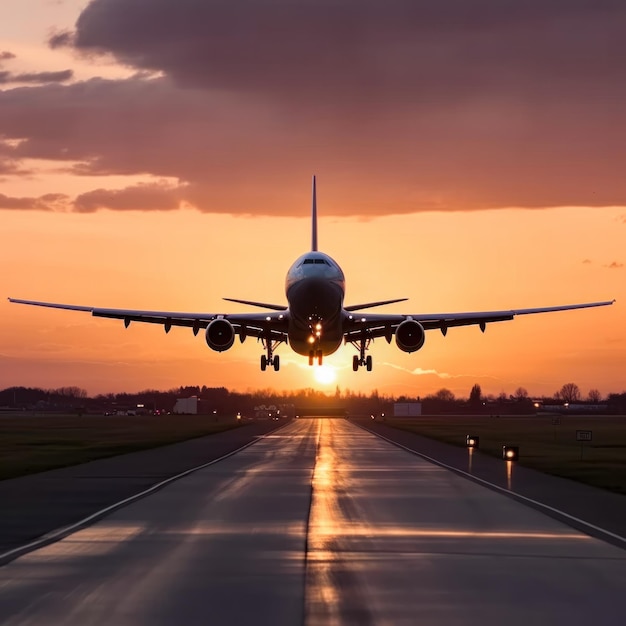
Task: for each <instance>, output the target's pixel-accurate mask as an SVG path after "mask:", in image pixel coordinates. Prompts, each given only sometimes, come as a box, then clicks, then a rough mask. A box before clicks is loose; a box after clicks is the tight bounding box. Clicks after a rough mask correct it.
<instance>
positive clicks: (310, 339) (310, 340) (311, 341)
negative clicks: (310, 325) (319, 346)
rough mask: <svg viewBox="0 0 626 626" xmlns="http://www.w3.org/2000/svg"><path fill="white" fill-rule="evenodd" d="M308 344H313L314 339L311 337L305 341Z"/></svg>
mask: <svg viewBox="0 0 626 626" xmlns="http://www.w3.org/2000/svg"><path fill="white" fill-rule="evenodd" d="M307 341H308V342H309V343H315V337H313V336H311V337H309V338H308V339H307Z"/></svg>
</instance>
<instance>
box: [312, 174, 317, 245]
mask: <svg viewBox="0 0 626 626" xmlns="http://www.w3.org/2000/svg"><path fill="white" fill-rule="evenodd" d="M311 251H312V252H317V191H316V189H315V176H313V207H312V209H311Z"/></svg>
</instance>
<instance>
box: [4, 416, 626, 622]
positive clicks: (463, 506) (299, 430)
mask: <svg viewBox="0 0 626 626" xmlns="http://www.w3.org/2000/svg"><path fill="white" fill-rule="evenodd" d="M311 486H312V492H311ZM311 493H312V494H313V496H312V498H311ZM623 589H626V553H625V552H624V551H622V550H619V549H618V548H615V547H613V546H610V545H608V544H605V543H603V542H601V541H599V540H597V539H593V538H591V537H589V536H587V535H584V534H582V533H578V532H576V531H575V530H573V529H572V528H569V527H567V526H564V525H563V524H561V523H559V522H557V521H555V520H553V519H551V518H548V517H546V516H545V515H543V514H541V513H539V512H537V511H535V510H533V509H530V508H528V507H526V506H524V505H522V504H520V503H518V502H516V501H514V500H512V499H510V498H508V497H506V496H504V495H502V494H500V493H496V492H493V491H490V490H488V489H486V488H485V487H483V486H480V485H478V484H476V483H473V482H471V481H468V480H466V479H464V478H462V477H460V476H458V475H456V474H454V473H452V472H450V471H447V470H445V469H443V468H441V467H438V466H435V465H433V464H430V463H427V462H426V461H424V460H422V459H420V458H419V457H417V456H415V455H412V454H410V453H408V452H406V451H404V450H401V449H399V448H396V447H395V446H392V445H391V444H389V443H387V442H385V441H382V440H381V439H378V438H376V437H375V436H374V435H372V434H371V433H368V432H366V431H363V430H361V429H359V428H357V427H356V426H354V425H353V424H351V423H350V422H348V421H346V420H339V419H332V420H331V419H328V420H297V421H295V422H293V423H292V424H290V425H289V426H287V427H286V428H285V429H284V430H282V431H280V436H276V437H271V438H269V437H268V438H265V439H262V440H260V441H259V442H258V443H256V444H255V445H254V446H251V447H249V448H247V449H246V450H244V451H242V452H241V453H239V454H236V455H234V456H232V457H230V458H228V459H225V460H224V461H221V462H220V463H217V464H215V465H212V466H211V467H208V468H206V469H204V470H201V471H199V472H196V473H194V474H191V475H189V476H187V477H186V478H184V479H181V480H179V481H177V482H174V483H172V484H170V485H169V486H167V487H165V488H164V489H162V490H161V491H158V492H155V493H154V494H152V495H150V496H148V497H146V498H144V499H142V500H139V501H137V502H135V503H133V504H132V505H129V506H127V507H124V508H122V509H119V510H118V511H116V512H115V513H113V514H111V515H109V516H108V517H106V518H104V519H102V520H101V521H100V522H98V523H96V524H94V525H93V526H91V527H88V528H85V529H83V530H81V531H79V532H76V533H74V534H72V535H71V536H69V537H67V538H66V539H64V540H63V541H60V542H58V543H55V544H52V545H49V546H47V547H45V548H42V549H40V550H37V551H35V552H32V553H30V554H28V555H26V556H24V557H21V558H19V559H17V560H16V561H14V562H12V563H10V564H8V565H6V566H5V567H2V568H0V624H2V626H18V625H19V626H44V625H45V626H48V625H49V624H54V625H67V626H73V625H82V624H89V625H90V626H104V625H109V624H115V625H116V626H142V625H148V624H149V625H150V626H166V625H170V624H185V626H194V625H196V624H197V625H201V624H202V625H204V624H217V625H220V624H255V626H256V625H259V624H268V625H270V624H271V625H272V626H274V625H276V624H288V625H291V624H302V623H303V622H304V623H305V624H307V625H309V626H317V625H318V624H325V625H326V624H328V625H337V624H355V625H359V626H361V625H367V624H377V625H378V624H383V625H386V624H390V625H402V624H407V625H408V624H411V625H412V624H428V625H429V626H431V625H432V626H439V625H442V626H443V625H446V626H448V625H452V626H457V625H464V626H465V625H467V626H474V625H479V624H480V626H485V625H488V624H496V623H500V622H502V621H503V615H506V623H507V626H518V625H519V626H528V624H529V623H533V624H546V625H550V626H552V625H559V624H567V625H568V626H572V625H578V624H580V625H582V624H585V626H587V624H588V623H589V622H592V623H593V624H594V626H602V625H603V624H622V623H626V611H625V609H624V604H623V602H622V596H623Z"/></svg>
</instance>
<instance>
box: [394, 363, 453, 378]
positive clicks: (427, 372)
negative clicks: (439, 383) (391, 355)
mask: <svg viewBox="0 0 626 626" xmlns="http://www.w3.org/2000/svg"><path fill="white" fill-rule="evenodd" d="M385 365H388V366H389V367H391V368H393V369H397V370H401V371H403V372H406V373H407V374H411V375H412V376H437V377H438V378H463V377H464V376H465V375H464V374H458V375H452V374H447V373H446V372H438V371H437V370H434V369H426V370H425V369H422V368H421V367H416V368H415V369H412V370H410V369H407V368H406V367H402V366H401V365H397V364H395V363H385Z"/></svg>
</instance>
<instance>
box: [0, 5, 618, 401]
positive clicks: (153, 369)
mask: <svg viewBox="0 0 626 626" xmlns="http://www.w3.org/2000/svg"><path fill="white" fill-rule="evenodd" d="M366 4H367V7H368V9H369V10H368V11H365V10H363V9H364V5H363V2H360V3H356V2H352V3H351V2H348V4H347V5H346V7H345V9H346V11H347V13H346V15H347V16H348V17H349V18H350V19H349V23H350V27H349V28H347V27H346V28H345V29H343V30H341V29H336V28H334V27H333V23H335V22H336V23H343V21H342V20H343V19H344V18H343V17H342V15H340V12H339V13H337V12H336V11H337V9H336V8H335V7H333V6H328V7H325V9H324V11H326V12H327V14H325V15H324V19H323V20H321V21H320V20H319V19H317V20H311V15H312V13H311V12H313V14H316V11H318V9H317V8H316V5H315V4H314V3H312V2H309V1H308V0H307V1H305V2H303V3H301V4H300V5H298V7H294V8H292V9H290V10H289V11H286V10H285V11H282V12H279V13H275V12H274V11H275V6H274V5H273V4H272V3H267V5H266V4H265V3H264V2H260V3H258V5H255V6H248V5H246V7H247V8H246V13H245V16H246V19H249V20H250V23H255V24H257V25H258V26H257V27H256V28H255V29H252V30H251V31H250V32H248V34H247V37H243V35H242V31H241V30H240V26H241V24H240V23H239V22H238V21H237V20H235V21H233V18H232V15H231V14H230V13H229V12H228V11H227V10H226V9H224V7H223V5H222V4H221V3H215V2H211V1H209V2H205V3H201V4H198V5H197V6H196V5H194V4H193V3H184V4H182V5H181V4H180V3H177V2H176V1H175V0H165V1H164V2H161V3H159V5H158V6H153V5H151V4H150V2H149V0H128V2H126V3H124V7H123V9H122V8H121V6H120V5H119V3H117V2H112V1H111V0H92V1H91V2H87V3H85V2H84V1H83V0H66V1H65V2H62V3H49V2H46V1H45V0H7V1H6V2H5V3H3V5H2V7H0V35H1V39H2V41H3V44H2V48H1V49H0V182H1V185H2V186H1V188H0V211H2V215H3V217H4V218H5V230H4V241H3V246H2V248H1V249H0V264H1V267H3V268H4V272H3V274H4V280H3V282H2V284H3V292H4V294H3V295H4V296H5V297H4V298H2V299H1V300H0V314H1V315H2V319H3V324H2V326H1V327H0V386H3V387H7V386H14V385H17V384H25V385H26V386H29V385H44V386H46V387H60V386H63V385H64V384H66V383H67V381H70V380H71V381H73V384H78V385H79V386H81V387H83V388H85V389H87V390H89V392H90V393H99V392H104V390H105V389H106V390H110V389H111V388H115V389H119V390H120V392H123V391H124V390H128V389H132V388H142V387H146V386H147V383H148V381H154V383H155V384H156V385H158V386H160V387H174V386H176V385H177V381H179V380H181V379H196V380H198V379H206V380H210V381H212V383H215V384H216V385H218V386H224V387H227V388H229V389H238V390H240V391H245V390H246V389H247V388H250V387H255V388H264V387H272V388H274V389H275V390H276V391H277V392H278V393H280V392H281V391H283V390H290V389H297V388H309V387H313V388H316V389H319V390H325V391H330V392H332V390H333V389H334V388H335V387H336V386H337V385H339V386H340V387H341V388H342V389H344V388H350V389H352V390H354V391H363V392H365V391H367V390H369V389H371V388H377V389H378V390H379V391H380V392H381V393H385V394H389V395H391V394H394V395H396V396H399V395H408V394H415V395H421V396H424V395H427V394H428V393H433V392H434V391H436V390H438V389H440V388H444V387H445V388H448V389H450V390H451V391H453V393H455V395H459V394H460V393H462V392H463V390H465V389H469V388H471V386H472V384H474V383H478V384H480V386H481V387H482V389H483V390H484V391H485V393H490V394H494V395H498V394H500V393H507V394H512V393H513V392H514V390H515V389H516V388H517V387H525V388H526V389H528V390H529V392H531V391H532V392H533V393H535V394H536V395H546V394H549V393H552V392H553V391H554V390H555V389H558V388H559V387H560V386H561V385H562V384H563V381H566V380H576V381H578V384H579V385H580V387H581V389H582V390H584V392H586V391H588V390H589V389H599V390H600V391H601V393H602V395H603V396H604V395H606V394H607V393H608V392H609V390H610V389H620V388H623V385H624V382H623V381H624V377H623V371H624V364H626V325H625V324H624V323H623V320H624V315H623V313H621V311H620V303H621V302H623V301H624V296H625V295H626V280H624V272H625V271H626V255H625V253H624V245H623V242H624V239H625V235H626V193H625V188H624V186H623V175H622V172H621V165H620V164H621V153H622V146H623V140H624V137H623V131H622V130H621V129H622V128H623V120H624V115H625V114H624V112H623V110H622V109H621V108H620V107H619V106H617V105H615V104H614V103H619V102H621V101H622V100H623V93H622V91H623V90H624V86H623V84H622V83H623V81H621V80H620V77H621V76H622V75H623V71H624V69H625V68H624V65H625V64H626V55H624V54H620V51H624V52H626V42H625V41H624V40H623V37H621V31H620V28H619V25H620V24H624V23H625V22H626V6H625V7H623V8H621V7H613V8H612V9H611V10H606V11H603V10H601V9H597V8H595V7H594V6H593V5H591V4H590V5H589V6H588V7H578V8H577V9H576V10H574V9H568V8H567V7H563V6H562V5H561V3H557V2H550V1H549V2H546V3H544V4H543V5H542V6H541V7H534V6H533V7H530V6H528V7H518V8H517V10H516V11H515V12H513V13H511V12H507V11H506V10H504V9H502V7H501V5H500V4H499V3H497V2H495V1H494V2H485V3H481V5H480V6H477V7H476V9H475V11H474V12H472V13H471V14H467V15H465V13H464V16H465V18H466V19H465V20H464V22H463V23H462V24H461V23H459V22H458V20H455V19H454V15H455V10H453V9H454V6H453V5H454V3H452V5H451V6H450V7H448V5H446V6H444V5H441V7H439V6H437V7H435V6H434V5H432V4H431V3H419V2H418V3H407V4H406V6H404V11H396V9H394V8H393V7H387V8H385V7H384V5H382V4H380V3H377V2H366ZM273 7H274V8H273ZM318 17H319V15H318ZM122 22H123V23H124V24H125V25H126V28H125V29H123V32H122V30H120V29H119V28H117V26H118V25H119V24H120V23H122ZM174 23H180V24H182V25H183V27H184V28H183V29H182V32H179V31H177V30H176V29H173V28H169V27H168V25H169V24H174ZM246 23H247V22H246ZM273 23H276V24H280V25H281V30H280V32H281V33H283V34H281V35H280V36H277V35H276V31H275V30H273V28H271V25H272V24H273ZM485 23H488V24H489V28H488V29H486V30H485ZM272 33H273V34H272ZM316 33H317V36H315V35H316ZM192 35H193V36H192ZM319 36H323V37H324V41H326V48H325V53H324V54H321V53H320V50H319V49H318V48H317V46H315V45H314V42H315V41H317V40H319ZM240 37H243V39H240ZM599 37H600V39H598V38H599ZM600 40H601V41H602V42H604V44H606V45H599V41H600ZM529 41H532V46H530V45H529V44H528V42H529ZM233 42H235V43H233ZM233 45H236V47H237V49H238V50H239V55H234V54H231V52H230V51H231V50H232V47H233ZM581 55H582V56H584V58H585V59H586V62H585V63H579V62H577V59H580V57H581ZM312 174H316V175H317V187H318V211H319V248H320V250H321V251H323V252H325V253H327V254H329V255H330V256H332V257H333V258H334V259H335V260H336V261H337V262H338V263H339V265H340V266H341V267H342V269H343V271H344V273H345V275H346V304H348V305H349V304H352V303H356V302H366V301H376V300H382V299H388V298H403V297H408V298H409V300H408V302H403V303H399V304H395V305H390V306H387V307H385V308H383V309H380V311H389V312H393V313H430V312H437V311H449V312H454V311H463V310H466V311H469V310H489V309H505V308H506V309H508V308H521V307H533V306H552V305H560V304H569V303H573V302H586V301H589V302H591V301H599V300H611V299H614V298H615V299H616V300H617V302H616V304H614V305H613V306H611V307H606V308H602V309H595V310H583V311H570V312H563V313H551V314H545V315H538V316H532V318H524V319H520V318H518V319H515V320H513V321H511V322H504V323H494V324H488V325H487V329H486V332H485V333H484V334H482V333H481V332H480V331H479V330H478V329H477V328H451V329H450V331H449V332H448V335H447V337H445V338H444V337H442V336H441V333H439V332H436V331H430V332H428V333H427V334H426V342H425V345H424V347H423V348H422V349H421V350H420V351H418V352H416V353H414V354H405V353H403V352H401V351H399V350H398V349H397V348H396V347H395V345H393V344H392V345H391V346H388V345H387V344H386V342H385V341H383V340H380V341H377V342H374V343H373V345H372V350H371V354H372V355H373V357H374V369H373V371H372V372H369V373H368V372H365V371H359V372H356V373H354V372H352V369H351V357H352V354H353V353H354V352H353V349H352V348H351V347H350V346H347V347H346V346H344V347H342V348H340V350H339V351H338V352H337V353H336V354H334V355H332V356H330V357H328V358H326V360H325V364H326V366H327V367H328V370H326V371H325V377H324V376H321V375H320V371H319V370H318V369H317V367H309V366H308V363H307V360H306V358H304V357H299V356H297V355H295V354H293V353H291V351H290V350H289V349H288V347H286V346H282V347H281V348H279V350H278V354H280V356H281V371H280V372H272V371H268V372H260V371H259V367H258V358H259V356H260V354H261V352H262V350H261V347H260V345H257V344H256V342H255V340H253V339H252V338H248V339H247V341H246V342H245V343H244V344H243V345H240V344H239V342H236V343H235V345H234V346H233V348H232V349H231V350H229V351H227V352H225V353H222V354H216V353H214V352H212V351H211V350H210V349H209V348H208V347H207V346H206V344H205V342H204V339H203V338H202V337H201V336H198V337H194V336H193V335H192V333H191V331H190V330H189V329H180V328H174V329H173V330H172V332H170V333H169V334H167V335H166V334H165V333H164V332H163V329H161V328H154V327H151V325H143V326H142V325H141V324H134V323H133V324H131V326H130V328H128V329H124V326H123V323H122V322H115V321H112V320H98V319H94V318H91V317H90V316H88V315H85V314H81V313H73V312H70V311H52V310H38V309H30V307H20V306H17V305H11V304H9V303H8V302H7V301H6V297H8V296H11V297H16V298H30V299H35V300H47V301H51V302H67V303H72V304H79V305H90V306H109V307H126V308H136V309H141V308H143V309H161V310H180V311H185V310H187V311H202V310H205V311H214V312H220V313H221V312H245V311H249V310H250V309H249V308H247V307H245V306H238V305H232V304H231V303H224V302H223V301H222V300H221V298H223V297H234V298H243V299H249V300H260V301H263V302H279V303H281V302H284V301H285V296H284V290H283V283H284V276H285V273H286V271H287V269H288V267H289V265H290V264H291V263H292V262H293V260H294V259H295V258H297V257H298V256H299V255H300V254H302V253H303V252H305V251H306V250H307V249H308V246H309V243H310V230H309V226H308V220H309V211H310V195H309V194H310V176H311V175H312ZM225 304H228V306H225ZM316 375H317V378H316Z"/></svg>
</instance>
